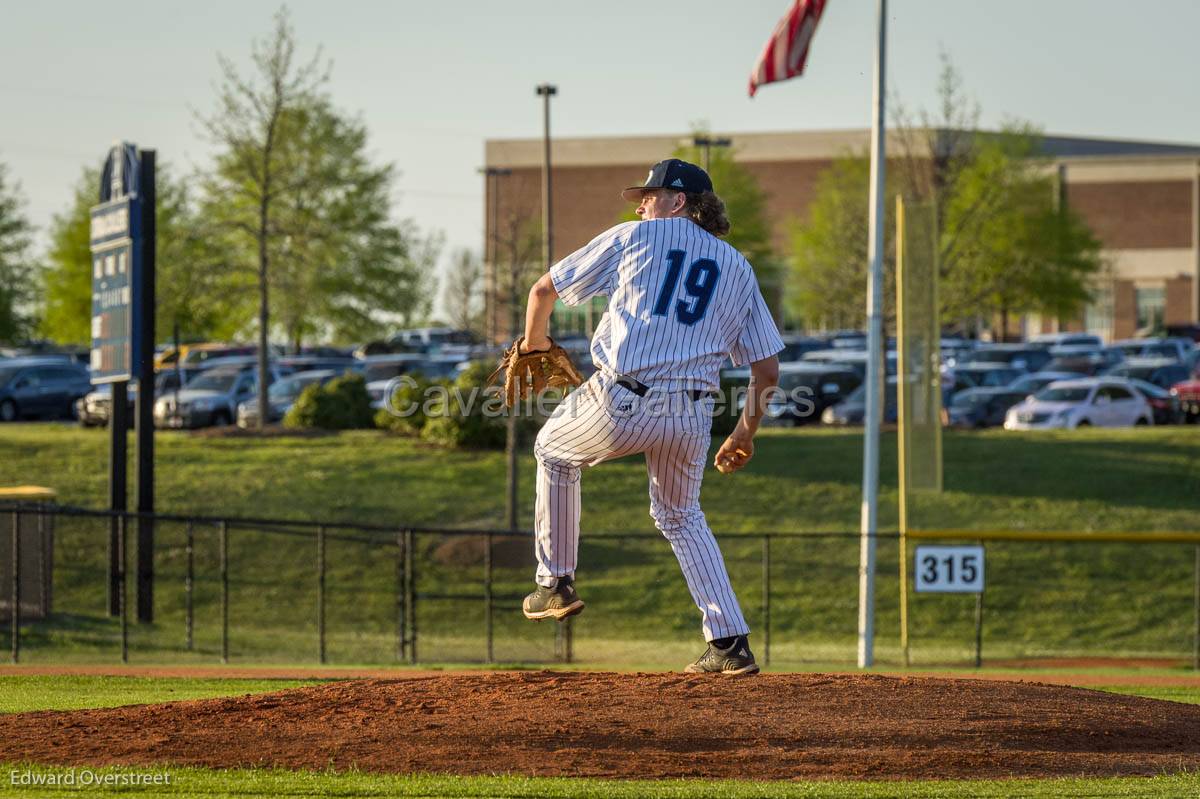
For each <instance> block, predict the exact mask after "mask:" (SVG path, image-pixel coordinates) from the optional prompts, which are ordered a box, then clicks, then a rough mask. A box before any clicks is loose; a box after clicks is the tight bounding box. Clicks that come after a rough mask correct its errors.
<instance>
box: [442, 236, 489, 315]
mask: <svg viewBox="0 0 1200 799" xmlns="http://www.w3.org/2000/svg"><path fill="white" fill-rule="evenodd" d="M482 281H483V264H482V263H481V262H480V260H479V256H478V255H476V254H475V253H473V252H471V251H470V250H467V249H461V250H458V251H457V252H456V253H454V257H453V258H452V259H451V261H450V269H449V271H448V272H447V273H446V280H445V281H444V282H443V284H442V305H443V307H445V309H446V314H447V316H448V317H449V320H450V324H451V325H453V326H454V327H456V328H459V329H460V330H474V331H482V329H483V317H482V315H481V312H482V309H481V308H480V303H479V299H480V297H481V293H480V284H481V283H482Z"/></svg>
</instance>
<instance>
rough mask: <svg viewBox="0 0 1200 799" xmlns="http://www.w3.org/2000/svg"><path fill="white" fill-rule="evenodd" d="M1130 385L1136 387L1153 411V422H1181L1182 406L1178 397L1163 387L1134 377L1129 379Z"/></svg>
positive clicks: (1182, 416)
mask: <svg viewBox="0 0 1200 799" xmlns="http://www.w3.org/2000/svg"><path fill="white" fill-rule="evenodd" d="M1129 383H1130V385H1132V386H1133V387H1134V388H1135V389H1137V390H1138V391H1139V392H1140V393H1141V395H1142V396H1143V397H1145V398H1146V402H1148V403H1150V408H1151V410H1153V411H1154V423H1155V424H1182V423H1183V420H1184V413H1183V406H1182V404H1180V402H1179V397H1178V396H1177V395H1175V394H1172V393H1171V392H1170V391H1168V390H1167V389H1165V388H1162V387H1160V386H1156V385H1154V384H1153V383H1147V382H1146V381H1145V380H1138V379H1136V378H1131V379H1129Z"/></svg>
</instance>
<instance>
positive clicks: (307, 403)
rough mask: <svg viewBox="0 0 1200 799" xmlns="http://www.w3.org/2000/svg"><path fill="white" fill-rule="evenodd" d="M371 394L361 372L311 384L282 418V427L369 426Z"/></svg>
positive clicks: (338, 427) (335, 428)
mask: <svg viewBox="0 0 1200 799" xmlns="http://www.w3.org/2000/svg"><path fill="white" fill-rule="evenodd" d="M372 424H373V420H372V413H371V397H370V395H369V394H367V383H366V381H365V380H364V379H363V376H362V375H357V374H348V375H344V376H342V377H335V378H334V379H333V380H330V381H329V382H328V383H326V384H325V385H323V386H321V385H316V384H313V385H310V386H308V387H307V388H306V389H304V391H303V392H301V394H300V396H299V397H298V398H297V399H296V403H295V404H294V405H293V406H292V407H291V409H290V410H289V411H288V412H287V416H285V417H284V418H283V425H284V427H305V428H311V427H315V428H320V429H322V430H353V429H358V428H364V427H371V426H372Z"/></svg>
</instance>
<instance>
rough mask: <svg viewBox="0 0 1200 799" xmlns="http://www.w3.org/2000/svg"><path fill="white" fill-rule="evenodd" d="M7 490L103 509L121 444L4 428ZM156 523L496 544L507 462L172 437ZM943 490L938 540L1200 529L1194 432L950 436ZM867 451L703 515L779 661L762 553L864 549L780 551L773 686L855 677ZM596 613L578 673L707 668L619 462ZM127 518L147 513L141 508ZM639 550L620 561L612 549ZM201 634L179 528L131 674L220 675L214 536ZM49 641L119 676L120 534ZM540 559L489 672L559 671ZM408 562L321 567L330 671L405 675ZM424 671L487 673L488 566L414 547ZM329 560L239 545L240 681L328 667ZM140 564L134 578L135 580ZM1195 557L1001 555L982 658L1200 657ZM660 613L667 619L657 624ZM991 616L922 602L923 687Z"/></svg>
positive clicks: (592, 537) (64, 608)
mask: <svg viewBox="0 0 1200 799" xmlns="http://www.w3.org/2000/svg"><path fill="white" fill-rule="evenodd" d="M4 433H5V435H4V437H3V438H2V439H0V484H10V485H11V484H28V483H33V484H40V485H46V486H49V487H52V488H54V489H55V490H57V491H58V492H59V496H60V499H61V501H62V502H64V503H68V504H73V505H81V506H87V507H102V506H103V505H104V504H105V502H106V479H107V477H106V463H107V436H106V433H105V432H103V431H86V430H79V429H75V428H71V427H67V426H64V425H48V424H29V425H16V426H9V427H6V428H5V431H4ZM894 443H895V442H894V437H893V436H890V435H889V436H885V439H884V447H883V456H882V457H883V468H882V486H883V490H882V494H881V503H882V504H881V520H882V525H883V527H884V528H892V527H894V525H895V519H896V511H895V507H896V491H895V448H894ZM157 447H158V477H157V504H158V508H159V510H160V511H163V512H171V513H196V514H204V515H225V514H228V515H230V516H257V517H262V516H267V517H279V518H288V519H298V520H336V519H340V520H347V521H355V522H363V523H373V524H386V525H395V526H397V527H399V526H402V525H433V526H443V527H460V528H470V527H497V526H499V525H500V520H501V518H502V515H503V496H504V489H503V486H504V471H503V455H502V454H501V453H490V452H454V451H447V450H443V449H438V448H434V447H430V446H428V445H425V444H422V443H419V442H415V441H412V440H409V439H404V438H399V437H395V436H387V435H383V434H379V433H374V432H361V433H347V434H341V435H331V436H322V437H305V438H300V437H297V438H272V439H262V440H259V439H252V438H226V439H213V438H205V437H199V436H192V435H188V434H184V433H167V434H161V435H160V436H159V437H158V445H157ZM945 453H946V465H945V473H946V491H945V493H944V494H942V495H940V496H937V497H933V498H923V499H922V500H921V501H920V502H918V503H915V507H914V508H913V511H912V524H913V525H914V526H924V527H949V526H953V527H962V528H975V529H992V528H1004V529H1014V528H1015V529H1030V530H1065V529H1082V530H1118V531H1151V530H1200V514H1198V513H1197V510H1200V500H1198V499H1197V496H1198V494H1197V488H1196V487H1197V485H1200V427H1195V426H1192V427H1174V428H1154V429H1148V430H1141V429H1138V430H1127V431H1103V430H1090V431H1075V432H1070V433H1056V434H1036V435H1035V434H1028V435H1026V434H1013V433H1007V432H1004V431H996V432H987V433H981V434H977V433H972V434H963V433H950V434H949V435H948V436H947V440H946V445H945ZM521 469H522V483H521V493H522V496H524V497H526V498H527V499H529V500H530V501H529V502H526V503H524V505H523V508H522V512H523V521H522V523H523V524H524V525H526V526H529V525H530V524H531V518H530V513H531V507H532V484H531V480H532V472H533V463H532V458H531V457H528V456H526V457H525V458H523V460H522V464H521ZM860 475H861V435H860V433H859V432H858V431H853V430H851V431H840V430H799V431H797V430H766V431H764V433H763V435H762V436H761V438H760V440H759V443H758V447H757V453H756V457H755V460H754V462H753V463H752V464H751V466H750V467H749V468H748V469H747V470H746V472H743V473H741V474H739V475H737V476H734V477H724V476H722V475H720V474H718V473H716V472H715V471H710V472H709V474H708V476H707V479H706V480H705V485H704V492H703V504H704V507H705V511H706V514H707V516H708V519H709V523H710V525H711V526H712V527H713V528H714V530H715V531H716V532H717V534H718V536H719V537H720V538H721V541H722V547H723V550H724V552H725V556H726V561H727V563H728V566H729V569H730V572H731V574H732V576H733V579H734V584H735V587H737V588H738V590H739V594H740V597H741V600H742V603H743V606H744V607H745V610H746V613H747V616H748V618H749V620H750V623H751V625H752V626H754V627H755V628H756V632H755V634H754V639H753V640H754V641H755V643H756V646H758V647H759V649H760V655H761V654H762V652H761V650H762V647H763V643H764V640H765V635H764V634H763V617H764V614H763V610H764V608H763V595H762V591H761V586H762V582H763V569H762V560H761V558H762V551H763V545H762V541H761V539H760V538H758V537H756V536H755V534H756V533H762V532H767V531H791V532H805V533H826V534H835V533H839V532H840V533H845V534H846V535H843V536H836V537H827V538H805V539H792V540H782V539H781V540H776V541H775V542H773V544H772V547H771V557H772V564H771V569H770V579H771V625H770V632H771V645H770V653H771V662H772V664H774V665H775V666H777V667H784V668H797V667H804V666H805V665H806V664H816V663H842V664H845V663H847V662H850V661H852V659H853V653H854V646H855V625H856V613H857V565H858V541H857V538H856V537H855V536H854V535H853V531H854V530H855V529H856V528H857V523H858V512H859V511H858V508H859V502H860V494H859V492H860V488H859V481H860ZM583 495H584V515H583V529H584V536H583V543H582V546H581V568H580V573H579V585H580V590H581V591H582V592H583V595H584V598H585V599H586V600H587V601H588V603H589V608H588V612H587V613H585V614H584V615H583V616H581V617H580V618H579V619H578V623H577V624H576V626H575V633H576V635H575V653H576V656H577V658H578V659H579V660H581V661H583V662H585V663H587V664H588V665H589V666H590V667H593V668H594V667H604V666H616V667H626V668H628V667H643V668H672V667H678V666H679V665H681V664H682V663H686V662H688V661H689V660H690V659H692V658H694V657H695V655H696V654H697V653H698V649H699V647H700V646H702V643H701V642H700V638H699V635H698V629H697V627H698V625H697V614H696V612H695V609H694V608H693V607H692V605H691V602H690V599H689V598H688V596H687V593H686V589H685V586H684V584H683V580H682V579H681V577H680V575H679V571H678V566H677V564H676V563H675V560H674V557H673V555H672V554H671V552H670V549H669V547H668V546H667V545H666V543H665V542H664V541H663V540H662V539H661V537H660V536H659V535H658V534H657V533H656V531H655V530H654V528H653V526H652V524H651V521H650V518H649V516H648V513H647V504H648V503H647V497H646V473H645V467H644V466H643V465H642V462H641V461H640V459H637V458H631V459H625V460H622V461H618V462H615V463H611V464H604V465H602V466H600V467H597V468H596V469H594V470H592V471H590V472H588V473H587V474H585V476H584V480H583ZM132 502H133V498H131V504H132ZM614 532H618V533H628V534H631V535H632V536H634V537H633V538H629V539H623V540H613V539H609V538H604V537H602V536H601V535H600V533H614ZM196 535H197V540H196V551H195V564H196V565H195V568H196V588H195V594H194V603H195V612H196V627H195V647H194V649H193V651H191V652H186V651H184V649H183V640H184V624H183V619H184V611H183V608H184V593H183V590H182V586H183V575H184V561H185V557H184V547H183V542H184V528H183V526H182V525H178V524H163V525H161V526H160V528H159V530H158V537H157V547H156V553H155V561H156V569H157V572H158V578H159V580H158V584H157V588H156V614H157V616H156V621H155V623H154V624H151V625H134V626H133V627H132V629H131V647H132V650H131V651H132V655H131V657H132V659H133V660H134V661H135V662H143V663H147V662H156V663H157V662H185V663H186V662H209V663H211V662H214V661H215V660H216V659H217V657H218V656H219V603H218V600H219V591H218V589H219V583H218V575H217V568H216V567H217V539H216V535H215V530H214V529H213V528H212V527H209V526H205V527H201V528H198V529H197V530H196ZM56 536H57V544H56V554H57V559H58V570H57V573H56V582H55V586H54V589H55V609H56V611H57V613H56V615H55V617H54V618H52V619H51V620H50V621H49V622H47V623H40V624H31V625H29V626H28V627H27V628H25V632H24V636H23V637H24V650H23V657H24V659H25V660H27V661H30V662H36V661H43V662H46V661H67V660H75V661H80V660H84V661H95V660H107V661H111V660H113V659H115V658H116V656H117V651H118V650H117V642H118V637H117V635H118V631H117V625H116V623H115V621H113V620H111V619H109V618H107V617H106V616H105V615H104V607H105V591H104V584H103V575H104V564H105V562H106V561H105V557H106V555H105V547H106V540H107V539H106V530H105V524H104V523H103V522H102V521H98V520H82V519H60V520H59V524H58V528H57V531H56ZM529 547H530V545H529V544H528V543H527V542H523V541H522V542H516V543H504V544H502V545H501V546H500V547H499V548H498V550H497V551H498V553H500V554H498V556H497V568H496V572H495V580H496V584H495V591H496V597H497V599H496V611H495V617H494V623H495V630H494V633H495V642H496V643H495V657H496V659H497V660H498V661H500V662H504V663H514V664H521V663H544V662H549V661H551V660H552V659H553V628H552V627H551V626H549V625H535V624H530V623H529V622H526V621H525V620H524V619H523V618H521V617H520V615H519V612H518V610H517V605H518V602H519V598H520V596H521V595H522V594H523V593H524V592H525V591H526V590H527V587H528V585H529V581H530V574H531V571H532V554H531V553H530V552H529ZM395 554H396V549H395V545H394V543H393V539H392V538H391V537H390V536H389V537H385V538H383V539H382V540H376V541H373V542H366V543H364V542H356V541H344V540H338V539H336V538H331V540H330V541H329V542H328V549H327V559H328V567H329V574H328V577H327V583H326V585H327V597H326V599H327V610H326V618H327V627H328V641H327V651H328V655H329V658H330V660H331V661H332V662H334V663H343V664H345V663H361V664H366V663H390V662H394V661H395V658H396V651H395V650H396V643H395V628H396V558H395ZM418 554H419V559H418V563H417V565H418V569H417V571H418V574H417V584H418V590H419V592H420V593H421V594H422V595H424V596H426V597H428V596H429V595H434V594H437V595H457V596H459V597H461V598H459V599H432V598H424V599H422V600H421V601H420V607H419V624H418V630H419V647H418V651H419V654H420V657H421V659H422V660H423V661H436V662H478V661H480V660H482V658H483V656H484V643H483V640H484V639H483V635H484V613H483V594H482V566H481V564H482V542H481V541H480V540H478V539H475V540H473V541H470V540H463V539H447V538H444V537H442V536H437V535H427V536H423V537H421V538H419V540H418ZM315 558H316V550H315V545H314V542H313V541H312V539H311V538H305V537H294V536H290V537H289V536H280V535H275V534H269V533H267V532H264V531H261V530H254V529H246V528H235V529H234V530H233V532H232V533H231V536H230V564H231V566H230V619H231V630H230V638H231V658H232V659H233V660H234V661H235V662H288V661H297V660H299V661H304V662H312V661H314V660H315V659H316V653H317V645H316V621H315V607H316V579H315ZM897 560H898V549H897V545H896V543H895V541H894V540H892V539H889V538H885V539H882V540H881V541H880V542H879V553H878V562H879V572H878V581H877V597H878V600H877V601H878V608H877V613H878V616H877V629H878V631H879V636H878V639H877V653H878V656H879V658H880V660H881V662H883V663H885V664H896V663H897V662H899V651H898V648H897V642H898V628H899V622H898V587H899V586H898V580H897ZM131 562H132V557H131ZM1194 568H1195V555H1194V548H1193V547H1191V546H1190V545H1183V546H1181V545H1136V544H1093V543H1080V544H1061V543H1049V542H1047V543H1036V544H1024V543H1022V544H1013V543H1004V544H999V543H997V544H991V545H989V548H988V572H987V573H988V588H987V595H986V602H985V613H984V626H983V630H984V655H985V659H991V660H995V659H997V658H1010V657H1037V656H1043V655H1051V654H1053V655H1105V656H1111V655H1139V656H1158V657H1164V658H1173V659H1176V660H1178V661H1179V662H1180V663H1182V662H1184V661H1185V660H1188V659H1190V654H1191V651H1192V639H1193V633H1194V629H1193V624H1194V622H1193V605H1192V597H1193V590H1194V584H1193V580H1194ZM646 607H654V608H655V609H656V610H655V613H654V614H653V617H652V618H648V617H647V615H646V613H645V608H646ZM973 618H974V600H973V599H972V598H971V597H964V596H928V595H925V596H917V597H914V598H913V600H912V604H911V606H910V629H911V633H912V641H913V656H914V662H915V663H917V664H935V663H964V662H968V661H969V660H970V658H971V655H972V652H973V641H974V630H973Z"/></svg>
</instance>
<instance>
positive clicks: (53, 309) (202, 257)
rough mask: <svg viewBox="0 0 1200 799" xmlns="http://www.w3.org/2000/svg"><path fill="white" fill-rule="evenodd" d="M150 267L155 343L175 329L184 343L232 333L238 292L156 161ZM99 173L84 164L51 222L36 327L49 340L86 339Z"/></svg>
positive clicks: (186, 201)
mask: <svg viewBox="0 0 1200 799" xmlns="http://www.w3.org/2000/svg"><path fill="white" fill-rule="evenodd" d="M155 177H156V179H155V184H156V185H155V188H156V193H157V199H158V202H157V207H156V209H155V213H156V228H157V231H156V240H157V250H156V252H157V258H156V259H155V260H156V269H155V299H156V307H157V313H156V314H155V317H156V322H157V325H156V326H157V330H156V331H155V337H156V341H168V340H170V339H171V337H172V335H173V332H174V330H175V326H176V325H178V326H179V330H180V333H181V336H183V337H184V338H186V339H188V340H194V339H204V338H221V337H224V336H226V335H228V334H229V333H231V332H232V331H231V328H230V324H229V320H230V319H231V318H233V314H232V313H231V308H233V307H236V304H237V303H238V302H239V301H240V300H239V297H240V296H241V295H240V293H239V292H236V291H230V290H229V288H230V287H229V285H228V280H227V276H226V275H224V274H223V273H221V271H220V269H219V267H220V262H219V260H218V259H217V258H216V257H215V255H214V254H213V251H214V249H215V248H214V247H213V246H212V244H211V243H210V242H209V241H208V240H207V238H206V231H205V230H204V228H203V227H202V226H201V224H200V221H199V217H198V214H197V212H196V210H195V208H194V206H193V203H192V201H191V198H190V196H189V194H188V190H187V182H186V181H182V180H175V179H173V178H172V175H171V170H170V167H169V166H168V165H165V164H159V165H158V169H157V174H156V176H155ZM99 186H100V172H99V170H98V169H90V168H89V169H84V170H83V174H82V175H81V176H80V179H79V181H78V183H76V185H75V190H74V194H73V196H72V198H71V205H70V206H69V207H68V208H67V209H66V210H64V211H63V212H61V213H59V214H56V215H55V217H54V220H53V222H52V223H51V225H50V252H49V255H48V258H47V260H48V264H47V267H46V269H45V270H44V271H43V274H42V283H43V297H44V303H45V307H44V309H43V314H42V319H41V323H40V326H39V329H40V331H41V334H42V335H43V336H45V337H46V338H49V339H51V340H53V341H57V342H60V343H63V344H86V343H88V342H89V341H90V338H91V332H90V323H89V320H90V319H91V315H92V269H91V265H92V255H91V245H90V240H89V235H90V227H91V208H92V206H94V205H96V204H97V203H98V202H99Z"/></svg>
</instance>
